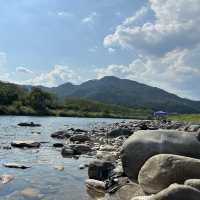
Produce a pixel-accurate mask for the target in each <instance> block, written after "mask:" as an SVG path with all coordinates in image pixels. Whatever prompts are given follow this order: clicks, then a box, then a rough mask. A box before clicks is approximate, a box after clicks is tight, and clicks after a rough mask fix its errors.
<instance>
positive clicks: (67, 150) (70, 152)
mask: <svg viewBox="0 0 200 200" xmlns="http://www.w3.org/2000/svg"><path fill="white" fill-rule="evenodd" d="M74 154H75V153H74V150H73V149H72V148H70V147H69V146H65V147H63V148H62V151H61V155H62V156H63V157H72V156H73V155H74Z"/></svg>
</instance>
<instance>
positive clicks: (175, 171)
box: [138, 154, 200, 194]
mask: <svg viewBox="0 0 200 200" xmlns="http://www.w3.org/2000/svg"><path fill="white" fill-rule="evenodd" d="M199 169H200V160H198V159H194V158H189V157H184V156H177V155H171V154H159V155H156V156H153V157H151V158H150V159H149V160H147V162H146V163H145V164H144V165H143V167H142V168H141V170H140V173H139V176H138V181H139V184H140V185H141V187H142V188H143V190H144V191H145V192H146V193H149V194H154V193H158V192H160V191H161V190H163V189H165V188H167V187H168V186H169V185H171V184H173V183H180V184H184V182H185V180H187V179H194V178H200V170H199Z"/></svg>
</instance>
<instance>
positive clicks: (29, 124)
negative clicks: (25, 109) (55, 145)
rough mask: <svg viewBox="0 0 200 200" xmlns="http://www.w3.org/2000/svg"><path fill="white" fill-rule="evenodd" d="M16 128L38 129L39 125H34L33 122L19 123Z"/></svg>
mask: <svg viewBox="0 0 200 200" xmlns="http://www.w3.org/2000/svg"><path fill="white" fill-rule="evenodd" d="M18 126H25V127H40V126H41V124H35V123H34V122H30V123H29V122H22V123H19V124H18Z"/></svg>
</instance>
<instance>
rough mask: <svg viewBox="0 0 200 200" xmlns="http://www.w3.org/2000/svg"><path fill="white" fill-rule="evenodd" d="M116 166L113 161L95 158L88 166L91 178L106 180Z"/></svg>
mask: <svg viewBox="0 0 200 200" xmlns="http://www.w3.org/2000/svg"><path fill="white" fill-rule="evenodd" d="M114 168H115V166H114V164H113V163H112V162H109V161H103V160H94V161H92V162H90V164H89V166H88V176H89V178H90V179H95V180H99V181H102V180H106V179H107V178H108V177H109V175H110V174H111V172H112V170H113V169H114Z"/></svg>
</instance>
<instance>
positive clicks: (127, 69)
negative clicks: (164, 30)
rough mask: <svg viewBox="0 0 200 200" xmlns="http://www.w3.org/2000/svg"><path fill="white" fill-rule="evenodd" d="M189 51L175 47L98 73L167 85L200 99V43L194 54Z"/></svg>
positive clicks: (162, 86) (166, 86)
mask: <svg viewBox="0 0 200 200" xmlns="http://www.w3.org/2000/svg"><path fill="white" fill-rule="evenodd" d="M189 51H190V50H187V49H184V50H174V51H172V52H169V53H167V54H165V56H163V57H160V58H157V57H149V56H145V57H140V58H138V59H136V60H134V61H133V62H132V63H130V64H129V65H110V66H108V67H105V68H102V69H97V70H96V73H97V77H98V78H101V77H104V76H118V77H121V78H127V79H131V80H135V81H139V82H143V83H145V84H148V85H152V86H156V87H159V88H164V89H166V90H168V91H170V92H173V93H177V94H179V95H181V96H184V97H189V98H195V99H200V94H199V90H200V88H199V84H197V83H198V81H199V79H200V64H199V63H198V62H194V59H195V61H197V59H198V58H199V57H200V47H197V48H196V49H195V50H194V51H193V53H192V54H191V53H188V52H189Z"/></svg>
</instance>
